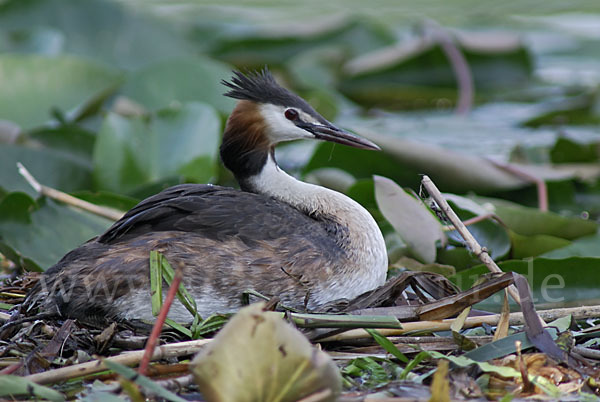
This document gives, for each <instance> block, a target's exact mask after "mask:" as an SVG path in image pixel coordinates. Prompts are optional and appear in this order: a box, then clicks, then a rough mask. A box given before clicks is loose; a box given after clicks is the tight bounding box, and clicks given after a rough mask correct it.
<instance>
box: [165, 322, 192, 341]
mask: <svg viewBox="0 0 600 402" xmlns="http://www.w3.org/2000/svg"><path fill="white" fill-rule="evenodd" d="M165 324H167V325H168V326H170V327H171V328H173V329H174V330H176V331H179V332H181V333H182V334H184V335H186V336H188V337H190V338H191V337H192V331H190V330H189V329H187V328H186V327H184V326H183V325H181V324H179V323H177V322H175V321H173V320H172V319H170V318H166V319H165Z"/></svg>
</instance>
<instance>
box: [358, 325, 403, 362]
mask: <svg viewBox="0 0 600 402" xmlns="http://www.w3.org/2000/svg"><path fill="white" fill-rule="evenodd" d="M365 331H367V332H368V333H369V335H371V336H372V337H373V339H375V342H377V343H378V344H379V346H381V347H382V348H384V349H385V350H386V352H388V353H390V354H391V355H392V356H394V357H395V358H396V359H398V360H400V361H401V362H402V363H408V358H407V357H406V356H405V355H404V353H402V352H401V351H400V350H399V349H398V348H397V347H396V345H394V344H393V343H392V341H390V340H389V339H388V338H386V337H385V336H383V335H381V334H380V333H379V332H377V330H375V329H371V328H365Z"/></svg>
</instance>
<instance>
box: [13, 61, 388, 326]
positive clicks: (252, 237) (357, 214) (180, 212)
mask: <svg viewBox="0 0 600 402" xmlns="http://www.w3.org/2000/svg"><path fill="white" fill-rule="evenodd" d="M224 84H225V85H227V86H228V87H229V88H230V91H229V92H228V93H227V94H226V95H227V96H230V97H233V98H236V99H238V100H239V101H238V103H237V105H236V107H235V108H234V110H233V112H232V114H231V115H230V117H229V119H228V121H227V125H226V127H225V132H224V135H223V143H222V145H221V159H222V160H223V163H224V164H225V166H226V167H227V168H228V169H229V170H231V171H232V172H233V174H234V175H235V177H236V179H237V181H238V182H239V184H240V188H241V190H235V189H232V188H226V187H220V186H214V185H210V184H208V185H204V184H182V185H178V186H175V187H171V188H169V189H166V190H164V191H162V192H161V193H159V194H156V195H154V196H152V197H149V198H147V199H145V200H144V201H142V202H140V203H139V204H138V205H137V206H135V207H134V208H133V209H131V210H130V211H128V212H127V213H126V214H125V215H124V216H123V218H121V219H120V220H119V221H117V222H116V223H115V224H114V225H113V226H112V227H110V228H109V229H108V230H107V231H106V232H105V233H103V234H102V235H100V236H98V237H97V238H95V239H93V240H91V241H89V242H87V243H85V244H83V245H82V246H80V247H78V248H77V249H75V250H73V251H71V252H69V253H68V254H66V255H65V256H64V257H63V258H62V259H61V260H60V261H59V262H58V263H57V264H56V265H54V266H53V267H51V268H50V269H48V270H47V271H46V272H45V273H44V275H43V276H42V278H41V279H40V282H39V283H38V284H37V285H36V286H35V287H34V288H33V289H32V291H31V292H30V294H29V295H28V297H27V300H26V301H25V306H33V305H39V306H41V309H42V311H46V312H50V313H56V314H57V315H59V316H62V317H70V318H77V319H80V320H84V321H89V322H92V321H94V322H98V321H99V322H107V321H119V320H152V319H153V318H154V317H153V316H152V311H151V294H150V280H149V272H150V271H149V254H150V251H151V250H157V251H159V252H161V253H163V254H164V256H165V257H166V258H167V260H168V261H169V263H170V264H171V265H172V266H173V267H178V266H181V267H183V269H184V279H183V283H184V285H185V287H186V289H187V290H188V292H189V293H190V294H191V295H192V296H193V297H194V299H195V300H196V304H197V306H198V310H199V311H198V312H199V313H200V314H201V315H202V316H203V317H206V316H208V315H210V314H213V313H226V312H232V311H235V310H237V309H238V308H239V307H240V306H241V303H242V294H243V292H244V291H247V290H255V291H257V292H259V293H261V294H263V295H265V296H268V297H272V296H278V297H279V298H280V299H281V302H282V303H283V304H284V305H286V306H289V307H293V308H297V309H301V310H304V309H307V310H309V311H314V310H319V308H321V307H322V306H324V305H326V304H327V303H329V302H331V301H334V300H337V299H343V298H346V299H352V298H354V297H356V296H358V295H360V294H362V293H364V292H367V291H369V290H372V289H374V288H376V287H378V286H380V285H382V284H383V283H384V282H385V277H386V272H387V254H386V248H385V243H384V240H383V237H382V234H381V231H380V230H379V228H378V226H377V224H376V222H375V221H374V219H373V218H372V216H371V215H370V214H369V213H368V211H366V210H365V209H364V208H363V207H362V206H361V205H360V204H358V203H357V202H355V201H354V200H352V199H351V198H349V197H347V196H345V195H343V194H341V193H338V192H335V191H333V190H330V189H327V188H323V187H320V186H316V185H313V184H308V183H304V182H302V181H299V180H297V179H295V178H293V177H292V176H290V175H288V174H287V173H285V172H284V171H283V170H281V169H280V168H279V166H278V165H277V163H276V160H275V155H274V147H275V145H276V144H277V143H279V142H282V141H288V140H294V139H319V140H325V141H333V142H337V143H341V144H345V145H350V146H354V147H359V148H365V149H377V146H376V145H375V144H373V143H371V142H370V141H368V140H365V139H362V138H360V137H358V136H355V135H353V134H351V133H348V132H346V131H344V130H341V129H339V128H337V127H335V126H334V125H332V124H331V123H330V122H328V121H327V120H325V119H324V118H323V117H322V116H321V115H319V114H318V113H317V112H316V111H315V110H314V109H313V108H312V107H310V105H308V103H306V102H305V101H304V100H303V99H302V98H300V97H298V96H297V95H295V94H293V93H292V92H290V91H288V90H286V89H285V88H283V87H281V86H279V85H278V84H277V83H276V82H275V80H274V79H273V77H272V76H271V74H270V73H269V72H268V71H267V70H266V69H265V70H263V71H261V72H256V73H253V74H249V75H243V74H241V73H235V76H234V78H233V79H232V80H231V82H224ZM169 317H170V318H172V319H174V320H176V321H182V322H186V321H189V320H190V317H191V316H190V314H189V312H188V311H187V310H186V309H185V308H184V307H183V305H181V304H180V303H179V302H177V301H176V302H175V303H174V305H173V306H172V308H171V310H170V312H169Z"/></svg>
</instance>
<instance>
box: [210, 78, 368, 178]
mask: <svg viewBox="0 0 600 402" xmlns="http://www.w3.org/2000/svg"><path fill="white" fill-rule="evenodd" d="M222 83H223V84H224V85H225V86H227V87H229V88H230V90H229V91H228V92H227V93H225V95H226V96H229V97H231V98H235V99H238V100H239V102H238V103H237V105H236V107H235V108H234V110H233V112H232V113H231V115H230V116H229V119H228V120H227V125H226V127H225V132H224V134H223V143H222V145H221V159H222V160H223V163H224V164H225V166H226V167H227V168H228V169H230V170H231V171H232V172H233V173H234V174H235V176H236V178H237V179H238V181H240V182H242V181H243V180H244V179H245V178H247V177H249V176H253V175H256V174H258V173H259V172H260V170H261V169H262V167H263V166H264V164H265V163H266V160H267V157H268V156H269V154H272V153H273V149H274V147H275V145H277V144H278V143H280V142H283V141H290V140H296V139H316V140H323V141H330V142H336V143H339V144H344V145H349V146H352V147H355V148H362V149H372V150H379V147H378V146H377V145H375V144H374V143H372V142H371V141H369V140H366V139H364V138H361V137H359V136H357V135H354V134H352V133H349V132H348V131H345V130H343V129H341V128H339V127H336V126H334V125H333V124H332V123H331V122H329V121H327V119H325V118H324V117H323V116H321V115H320V114H319V113H317V111H315V110H314V109H313V108H312V107H311V106H310V105H309V104H308V103H307V102H306V101H305V100H304V99H302V98H301V97H299V96H298V95H296V94H294V93H292V92H291V91H289V90H287V89H285V88H283V87H282V86H280V85H279V84H278V83H277V81H275V79H274V78H273V76H272V75H271V73H270V72H269V70H268V69H267V68H266V67H265V68H264V69H263V70H261V71H256V72H252V73H248V74H246V75H244V74H242V73H241V72H238V71H236V72H234V76H233V78H232V79H231V81H230V82H228V81H222Z"/></svg>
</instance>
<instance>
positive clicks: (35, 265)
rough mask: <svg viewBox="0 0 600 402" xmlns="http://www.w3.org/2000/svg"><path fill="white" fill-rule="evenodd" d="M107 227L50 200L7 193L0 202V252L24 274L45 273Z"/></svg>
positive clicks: (83, 213) (101, 222)
mask: <svg viewBox="0 0 600 402" xmlns="http://www.w3.org/2000/svg"><path fill="white" fill-rule="evenodd" d="M111 224H112V222H111V221H110V220H107V219H104V218H100V217H98V216H96V215H92V214H90V213H87V212H83V211H80V210H77V209H74V208H71V207H67V206H64V205H61V204H58V203H56V202H55V201H53V200H51V199H45V198H41V199H40V200H39V201H38V202H36V201H34V200H33V199H32V198H31V197H29V196H28V195H27V194H24V193H20V192H14V193H10V194H8V195H7V196H6V197H4V198H3V199H2V201H1V202H0V252H2V253H3V254H4V255H6V256H7V257H8V258H10V259H11V260H13V261H15V262H16V263H17V264H19V265H22V266H24V267H25V268H26V269H28V270H33V271H41V270H46V269H47V268H49V267H50V266H52V265H53V264H55V263H56V262H58V260H59V259H60V258H62V256H63V255H65V254H66V253H67V252H69V251H70V250H72V249H73V248H75V247H77V246H79V245H80V244H82V243H84V242H85V241H87V240H89V239H90V238H92V237H95V236H96V235H98V234H100V233H102V232H103V231H104V230H106V229H107V228H108V227H109V226H110V225H111Z"/></svg>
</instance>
